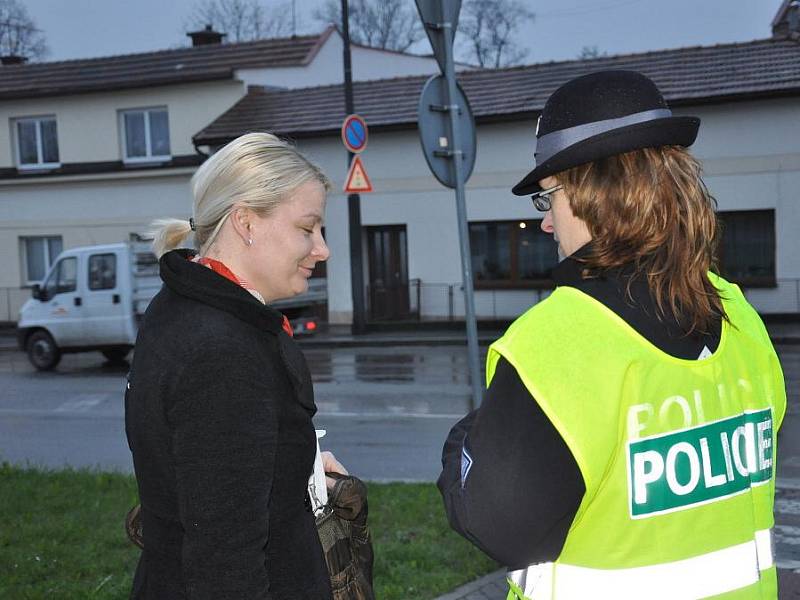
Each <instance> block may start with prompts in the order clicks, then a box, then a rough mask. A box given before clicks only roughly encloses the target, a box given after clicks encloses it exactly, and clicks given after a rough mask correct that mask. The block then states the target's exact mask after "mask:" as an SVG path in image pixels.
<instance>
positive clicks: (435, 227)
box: [0, 98, 800, 323]
mask: <svg viewBox="0 0 800 600" xmlns="http://www.w3.org/2000/svg"><path fill="white" fill-rule="evenodd" d="M676 112H677V113H679V114H694V115H698V116H700V117H701V119H702V125H701V130H700V136H699V138H698V142H697V143H696V144H695V146H694V149H693V151H694V152H695V154H696V155H697V156H698V157H699V158H700V159H701V160H702V162H703V166H704V169H705V177H706V181H707V183H708V185H709V188H710V189H711V191H712V193H713V194H714V195H715V197H716V198H717V200H718V202H719V208H720V210H742V209H756V208H773V209H775V211H776V213H775V214H776V244H777V257H776V258H777V278H778V283H779V286H778V288H775V289H772V288H769V289H758V290H746V293H747V295H748V297H749V298H750V299H751V300H752V301H753V302H754V303H755V305H756V307H757V308H758V309H759V310H761V311H763V312H768V313H769V312H800V288H798V286H799V285H800V261H798V260H797V257H798V256H800V236H798V235H797V233H796V230H797V226H798V224H800V203H799V202H798V197H797V195H798V190H800V145H799V144H798V142H797V140H800V103H798V102H797V101H796V99H794V98H786V99H766V100H758V101H752V102H740V103H731V104H721V105H713V106H712V105H707V106H702V107H694V108H689V109H680V110H678V111H676ZM534 127H535V123H533V122H530V123H528V122H510V123H500V124H491V125H481V126H479V127H478V152H477V159H476V164H475V170H474V173H473V174H472V177H471V178H470V180H469V182H468V184H467V189H466V200H467V213H468V218H469V220H471V221H486V220H513V219H530V218H537V216H538V215H537V213H536V212H535V211H534V209H533V208H532V206H531V204H530V202H529V200H528V199H526V198H518V197H516V196H513V195H512V194H511V192H510V188H511V186H512V185H513V184H514V183H516V182H517V181H518V180H519V178H521V177H522V176H523V175H524V174H525V173H526V172H527V171H528V170H529V169H530V166H531V164H530V162H531V157H532V155H533V144H534V140H533V131H534ZM299 147H300V149H301V150H302V151H304V152H305V153H307V154H308V155H309V156H310V157H311V158H312V159H313V160H315V161H316V162H318V163H319V164H320V165H321V166H322V168H323V169H324V170H325V172H327V173H328V174H329V175H330V176H331V177H332V179H333V181H334V190H333V191H332V192H331V194H330V196H329V199H328V207H327V217H326V219H327V222H326V236H327V241H328V244H329V246H330V247H331V258H330V260H329V265H328V293H329V311H330V319H331V321H332V322H338V323H347V322H349V321H350V320H351V315H352V301H351V292H350V260H349V242H348V210H347V200H346V196H345V195H344V194H343V193H342V192H340V191H339V190H341V189H342V186H343V183H344V178H345V174H346V152H345V150H344V148H343V147H342V145H341V141H340V140H339V139H338V137H334V136H328V137H321V138H311V139H303V140H300V141H299ZM362 159H363V161H364V164H365V167H366V170H367V173H368V175H369V177H370V179H371V180H372V183H373V186H374V187H375V190H376V192H374V193H372V194H362V196H361V212H362V223H363V225H364V226H365V227H366V226H372V225H394V224H400V225H405V227H406V231H407V241H408V276H409V278H410V279H419V280H420V281H421V282H422V284H423V291H424V294H423V300H422V307H423V314H425V315H426V316H430V317H436V316H438V317H443V316H447V315H448V313H449V310H450V307H449V304H448V294H449V291H450V289H452V290H453V301H452V306H453V312H454V315H455V316H459V315H461V314H463V297H462V296H461V293H460V290H459V285H460V282H461V269H460V254H459V243H458V228H457V223H456V212H455V199H454V193H453V191H452V190H449V189H446V188H444V187H442V186H441V185H440V184H439V183H438V182H436V180H435V179H434V178H433V176H432V175H431V174H430V172H429V170H428V167H427V164H426V163H425V160H424V158H423V155H422V152H421V151H420V147H419V140H418V136H417V132H416V131H415V130H408V131H399V132H389V133H386V132H375V131H373V132H371V135H370V142H369V146H368V148H367V149H366V151H365V152H364V153H363V154H362ZM191 172H192V170H191V169H183V170H171V171H164V172H159V173H153V172H150V173H146V172H138V173H137V172H131V173H125V174H122V175H120V174H115V175H106V176H93V177H88V176H84V177H72V178H50V179H46V178H40V179H38V180H26V181H22V182H20V181H18V180H16V181H11V182H9V181H2V180H0V258H2V259H3V260H4V263H5V264H6V265H7V268H6V269H4V270H3V271H0V321H1V320H8V319H10V320H14V319H15V318H16V311H17V310H18V309H19V306H20V305H21V302H22V300H23V299H24V297H27V295H28V291H27V290H22V291H21V290H20V287H21V280H22V273H21V255H20V248H19V244H20V242H19V238H20V236H25V235H62V236H63V238H64V247H65V248H69V247H74V246H77V245H83V244H96V243H110V242H119V241H122V240H124V239H126V238H127V236H128V234H129V233H130V232H135V231H142V229H143V228H145V227H146V225H147V224H148V223H149V222H150V221H151V220H152V219H154V218H157V217H161V216H175V217H179V218H188V216H189V214H190V211H191V198H190V195H189V188H188V180H189V177H190V175H191ZM367 281H368V279H367ZM544 295H546V292H545V293H542V294H540V293H539V292H537V291H535V290H515V291H501V290H479V291H477V292H476V308H477V311H478V314H479V316H481V317H487V318H492V317H495V318H510V317H513V316H515V315H517V314H519V313H520V312H522V311H523V310H524V309H525V308H526V307H528V306H530V305H531V304H533V303H535V302H536V301H537V300H538V299H540V298H541V297H543V296H544Z"/></svg>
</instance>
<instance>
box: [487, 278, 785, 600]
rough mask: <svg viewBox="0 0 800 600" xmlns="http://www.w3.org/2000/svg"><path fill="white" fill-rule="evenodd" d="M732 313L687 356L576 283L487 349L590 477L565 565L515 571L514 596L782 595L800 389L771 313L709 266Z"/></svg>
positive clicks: (671, 599)
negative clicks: (796, 391) (791, 393)
mask: <svg viewBox="0 0 800 600" xmlns="http://www.w3.org/2000/svg"><path fill="white" fill-rule="evenodd" d="M710 277H711V280H712V282H713V283H714V284H715V286H716V287H717V288H718V289H719V291H720V295H721V297H722V298H723V304H724V307H725V311H726V313H727V315H728V318H729V321H730V322H724V323H723V327H722V335H721V339H720V343H719V346H718V348H717V350H716V352H714V353H713V355H711V356H710V357H708V358H705V359H703V360H682V359H679V358H675V357H673V356H670V355H668V354H666V353H664V352H663V351H661V350H659V349H658V348H656V347H655V346H653V345H652V344H651V343H650V342H649V341H647V340H646V339H645V338H643V337H642V336H641V335H640V334H639V333H638V332H636V331H635V330H634V329H633V328H631V327H630V326H629V325H628V324H627V323H626V322H625V321H624V320H622V319H621V318H620V317H619V316H618V315H616V314H615V313H614V312H613V311H611V310H609V309H608V308H607V307H606V306H605V305H603V304H601V303H600V302H598V301H597V300H595V299H593V298H591V297H590V296H588V295H586V294H584V293H583V292H581V291H579V290H577V289H575V288H571V287H559V288H557V289H556V290H555V291H554V292H553V293H552V294H551V296H550V297H549V298H548V299H547V300H545V301H543V302H541V303H539V304H537V305H536V306H534V307H533V308H531V309H530V310H529V311H528V312H526V313H525V314H524V315H523V316H521V317H520V318H519V319H517V320H516V321H515V322H514V323H513V324H512V325H511V327H510V328H509V329H508V331H507V332H506V333H505V335H504V336H503V337H502V338H501V339H499V340H498V341H497V342H495V343H494V344H493V345H492V346H491V348H490V349H489V353H488V355H487V360H486V363H487V364H486V370H487V382H491V380H492V377H493V375H494V372H495V368H496V366H497V361H498V360H499V359H500V357H501V356H502V357H503V358H505V359H506V360H507V361H508V362H509V363H510V364H511V365H512V366H513V367H514V368H515V369H516V371H517V373H518V374H519V376H520V378H521V379H522V381H523V383H524V384H525V386H526V387H527V389H528V390H529V391H530V392H531V394H532V395H533V397H534V398H535V399H536V401H537V402H538V403H539V404H540V405H541V407H542V409H543V410H544V412H545V414H546V415H547V416H548V418H549V419H550V420H551V421H552V423H553V424H554V426H555V427H556V428H557V429H558V431H559V433H560V434H561V436H562V437H563V439H564V441H565V442H566V444H567V445H568V446H569V449H570V451H571V452H572V454H573V456H574V457H575V460H576V462H577V464H578V467H579V468H580V471H581V475H582V476H583V480H584V483H585V485H586V493H585V495H584V497H583V501H582V502H581V504H580V506H579V508H578V512H577V514H576V516H575V519H574V521H573V523H572V526H571V528H570V530H569V533H568V534H567V538H566V542H565V544H564V548H563V549H562V552H561V554H560V555H559V557H558V559H557V560H556V561H555V562H552V563H543V564H537V565H531V566H529V567H528V568H526V569H521V570H518V571H513V572H510V573H509V583H510V587H511V592H510V593H509V599H513V598H520V599H522V598H525V599H531V600H540V599H550V598H552V599H555V600H573V599H575V600H577V599H581V600H584V599H587V598H602V599H606V598H608V599H615V600H619V599H628V598H630V599H634V598H635V599H640V598H642V599H644V598H646V599H648V600H651V599H664V600H677V599H688V598H708V597H714V598H726V599H727V598H747V599H756V598H758V599H769V600H772V599H774V598H777V578H776V568H775V564H774V558H773V551H772V539H771V529H772V526H773V524H774V519H773V503H774V496H775V459H776V452H775V443H776V439H777V430H778V428H779V427H780V424H781V421H782V420H783V415H784V412H785V410H786V390H785V386H784V381H783V374H782V371H781V367H780V364H779V362H778V358H777V355H776V354H775V350H774V348H773V347H772V344H771V342H770V339H769V336H768V334H767V331H766V329H765V328H764V325H763V323H762V322H761V319H760V318H759V316H758V315H757V314H756V312H755V310H754V309H753V308H752V307H751V306H750V305H749V304H748V303H747V301H746V300H745V299H744V296H743V295H742V293H741V291H740V290H739V288H738V287H737V286H735V285H733V284H730V283H728V282H727V281H725V280H724V279H722V278H719V277H716V276H714V275H710Z"/></svg>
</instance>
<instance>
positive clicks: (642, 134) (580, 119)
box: [511, 71, 700, 196]
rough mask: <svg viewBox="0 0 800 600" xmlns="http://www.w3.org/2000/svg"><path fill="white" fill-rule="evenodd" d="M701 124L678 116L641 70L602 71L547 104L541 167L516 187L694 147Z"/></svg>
mask: <svg viewBox="0 0 800 600" xmlns="http://www.w3.org/2000/svg"><path fill="white" fill-rule="evenodd" d="M699 126H700V119H698V118H697V117H673V116H672V111H671V110H670V109H669V107H668V106H667V103H666V102H665V101H664V97H663V96H662V95H661V92H659V91H658V88H657V87H656V84H655V83H653V82H652V81H651V80H650V79H648V78H647V77H645V76H644V75H642V74H641V73H637V72H636V71H598V72H596V73H591V74H589V75H584V76H582V77H577V78H575V79H573V80H571V81H568V82H567V83H565V84H564V85H562V86H561V87H560V88H558V89H557V90H556V91H555V92H553V95H552V96H550V98H548V99H547V102H546V103H545V105H544V110H542V114H541V116H540V117H539V123H538V124H537V126H536V152H535V153H534V155H533V156H534V161H535V166H536V168H535V169H533V171H531V172H530V173H528V174H527V175H526V176H525V178H524V179H523V180H522V181H520V182H519V183H518V184H517V185H515V186H514V187H513V188H512V190H511V191H512V192H513V193H514V194H516V195H517V196H524V195H526V194H533V193H534V192H538V191H540V190H541V189H542V188H541V186H540V185H539V181H540V180H541V179H543V178H545V177H547V176H548V175H554V174H556V173H560V172H561V171H566V170H567V169H571V168H572V167H577V166H578V165H582V164H585V163H588V162H592V161H595V160H599V159H601V158H607V157H609V156H615V155H617V154H622V153H624V152H630V151H631V150H638V149H640V148H655V147H658V146H691V145H692V144H693V143H694V140H695V138H696V137H697V129H698V127H699Z"/></svg>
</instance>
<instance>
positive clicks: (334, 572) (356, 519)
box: [316, 473, 375, 600]
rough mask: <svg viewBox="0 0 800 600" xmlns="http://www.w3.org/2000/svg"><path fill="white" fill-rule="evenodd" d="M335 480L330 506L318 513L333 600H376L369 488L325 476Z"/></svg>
mask: <svg viewBox="0 0 800 600" xmlns="http://www.w3.org/2000/svg"><path fill="white" fill-rule="evenodd" d="M326 475H327V476H328V477H331V478H332V479H335V480H336V484H335V485H334V486H333V489H332V490H330V491H329V492H328V504H327V505H326V506H325V507H324V508H323V509H322V510H321V511H319V512H318V514H317V517H316V519H317V533H319V539H320V542H321V543H322V550H323V552H324V553H325V562H326V563H327V565H328V573H330V576H331V589H332V590H333V599H334V600H375V592H374V591H373V587H372V585H373V584H372V566H373V562H374V553H373V550H372V540H371V536H370V532H369V527H368V526H367V513H368V510H367V486H366V485H364V482H363V481H361V480H360V479H359V478H358V477H354V476H352V475H340V474H339V473H326Z"/></svg>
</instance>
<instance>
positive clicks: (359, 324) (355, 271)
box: [342, 0, 366, 335]
mask: <svg viewBox="0 0 800 600" xmlns="http://www.w3.org/2000/svg"><path fill="white" fill-rule="evenodd" d="M342 39H343V42H344V56H343V63H344V107H345V108H344V110H345V116H347V115H352V114H354V113H355V106H354V102H353V72H352V68H351V62H350V11H349V7H348V2H347V0H342ZM351 162H353V153H352V152H350V151H348V152H347V166H348V169H349V167H350V163H351ZM347 213H348V225H349V226H348V229H349V231H350V284H351V293H352V298H353V325H352V332H353V334H354V335H359V334H362V333H364V331H365V329H366V319H365V315H364V313H365V310H364V260H363V252H362V248H361V197H360V196H359V194H350V195H348V196H347Z"/></svg>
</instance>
